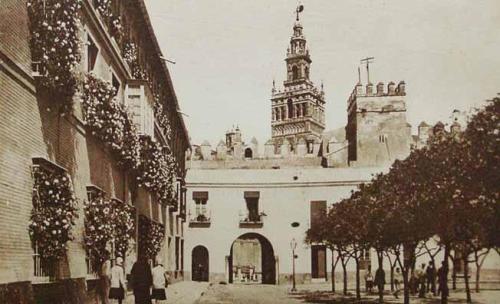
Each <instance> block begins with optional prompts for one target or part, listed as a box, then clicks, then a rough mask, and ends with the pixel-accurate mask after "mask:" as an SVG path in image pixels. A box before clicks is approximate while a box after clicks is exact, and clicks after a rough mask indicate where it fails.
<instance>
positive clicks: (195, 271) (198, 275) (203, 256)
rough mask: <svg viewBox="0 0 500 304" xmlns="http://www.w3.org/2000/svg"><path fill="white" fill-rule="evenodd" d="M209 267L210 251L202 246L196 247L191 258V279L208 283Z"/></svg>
mask: <svg viewBox="0 0 500 304" xmlns="http://www.w3.org/2000/svg"><path fill="white" fill-rule="evenodd" d="M208 266H209V265H208V249H207V248H206V247H204V246H201V245H199V246H196V247H194V248H193V252H192V256H191V276H192V278H191V279H192V280H193V281H205V282H208V274H209V268H208Z"/></svg>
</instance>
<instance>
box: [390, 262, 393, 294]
mask: <svg viewBox="0 0 500 304" xmlns="http://www.w3.org/2000/svg"><path fill="white" fill-rule="evenodd" d="M390 263H391V292H394V265H392V262H390Z"/></svg>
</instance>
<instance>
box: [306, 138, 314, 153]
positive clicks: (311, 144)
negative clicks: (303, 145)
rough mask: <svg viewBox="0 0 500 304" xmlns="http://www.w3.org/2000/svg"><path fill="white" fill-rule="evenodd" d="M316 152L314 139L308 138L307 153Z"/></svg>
mask: <svg viewBox="0 0 500 304" xmlns="http://www.w3.org/2000/svg"><path fill="white" fill-rule="evenodd" d="M313 153H314V141H312V140H308V141H307V154H313Z"/></svg>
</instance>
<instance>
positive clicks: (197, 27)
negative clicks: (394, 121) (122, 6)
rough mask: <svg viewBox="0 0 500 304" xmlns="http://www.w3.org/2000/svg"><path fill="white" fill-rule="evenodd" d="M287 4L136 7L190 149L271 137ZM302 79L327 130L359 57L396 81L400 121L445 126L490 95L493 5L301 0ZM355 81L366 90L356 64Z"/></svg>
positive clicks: (497, 12) (189, 2)
mask: <svg viewBox="0 0 500 304" xmlns="http://www.w3.org/2000/svg"><path fill="white" fill-rule="evenodd" d="M297 3H298V2H297V1H296V0H273V1H270V0H237V1H236V0H196V1H195V0H146V5H147V7H148V12H149V15H150V18H151V21H152V23H153V27H154V30H155V34H156V36H157V39H158V41H159V44H160V47H161V49H162V52H163V54H164V56H165V57H166V58H168V59H170V60H175V62H176V64H169V70H170V73H171V76H172V81H173V83H174V88H175V91H176V94H177V98H178V101H179V104H180V108H181V111H182V112H183V113H185V114H186V116H184V119H185V122H186V125H187V127H188V131H189V135H190V137H191V140H192V143H193V144H200V143H201V142H202V141H204V140H208V141H209V142H210V143H211V144H212V146H213V147H215V146H216V145H217V143H218V142H219V141H220V140H221V139H223V138H224V134H225V132H226V131H227V130H228V129H230V128H232V127H233V126H236V125H238V126H239V127H240V129H241V130H242V132H243V138H244V139H245V140H246V141H250V139H251V138H252V137H254V136H255V137H256V138H257V139H258V140H259V142H260V143H263V142H265V141H266V140H267V139H269V138H270V136H271V101H270V97H271V88H272V82H273V79H274V80H276V84H277V87H281V86H282V82H283V80H284V78H285V76H286V75H285V73H286V66H285V62H284V59H285V56H286V49H287V47H288V46H289V41H290V36H291V35H292V27H293V24H294V22H295V8H296V6H297ZM302 4H303V5H304V11H303V13H302V16H301V22H302V25H303V26H304V34H305V36H306V39H307V45H308V47H309V50H310V54H311V59H312V65H311V73H310V74H311V79H312V81H313V82H315V84H316V85H317V86H320V84H321V82H323V83H324V87H325V96H326V124H327V130H328V129H335V128H339V127H344V126H345V124H346V121H347V113H346V108H347V104H346V101H347V98H348V96H349V94H350V92H351V91H352V89H353V87H354V85H355V84H356V82H357V80H358V67H359V66H360V59H361V58H364V57H367V56H373V57H375V62H374V63H373V64H371V65H370V80H371V82H373V83H377V82H379V81H382V82H384V83H385V84H387V83H388V82H390V81H394V82H396V83H398V82H399V81H400V80H404V81H405V82H406V92H407V98H406V102H407V119H408V122H409V123H410V124H412V125H413V132H414V133H415V132H416V127H417V126H418V124H419V123H420V122H421V121H423V120H425V121H427V122H429V123H435V122H437V121H439V120H441V121H443V122H445V123H446V122H449V121H450V116H451V113H452V111H453V110H454V109H458V110H464V111H468V110H469V109H471V108H472V107H477V106H480V105H482V104H484V102H485V100H487V99H491V98H492V97H494V96H496V95H497V93H498V92H500V1H498V0H475V1H470V0H440V1H435V0H418V1H415V0H303V1H302ZM361 71H362V82H363V83H366V72H365V68H364V66H362V68H361Z"/></svg>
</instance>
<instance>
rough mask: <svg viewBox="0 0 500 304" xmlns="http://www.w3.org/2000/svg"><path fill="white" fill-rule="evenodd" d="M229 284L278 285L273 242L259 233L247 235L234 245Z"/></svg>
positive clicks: (232, 245)
mask: <svg viewBox="0 0 500 304" xmlns="http://www.w3.org/2000/svg"><path fill="white" fill-rule="evenodd" d="M228 262H229V263H228V264H229V265H228V266H229V283H261V284H276V259H275V257H274V250H273V246H272V245H271V242H269V240H268V239H267V238H265V237H264V236H262V235H260V234H258V233H245V234H243V235H241V236H239V237H238V238H237V239H236V240H235V241H234V242H233V243H232V244H231V249H230V254H229V260H228Z"/></svg>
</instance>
